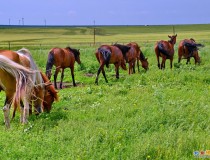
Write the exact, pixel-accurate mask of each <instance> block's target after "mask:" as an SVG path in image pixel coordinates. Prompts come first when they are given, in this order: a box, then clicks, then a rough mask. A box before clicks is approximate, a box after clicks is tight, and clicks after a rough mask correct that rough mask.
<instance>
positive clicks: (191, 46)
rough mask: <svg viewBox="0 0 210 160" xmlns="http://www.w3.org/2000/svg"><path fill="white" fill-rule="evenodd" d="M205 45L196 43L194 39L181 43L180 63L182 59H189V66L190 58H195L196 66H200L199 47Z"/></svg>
mask: <svg viewBox="0 0 210 160" xmlns="http://www.w3.org/2000/svg"><path fill="white" fill-rule="evenodd" d="M203 46H204V45H202V44H200V43H196V42H195V40H194V39H192V38H191V39H184V40H182V41H180V43H179V47H178V63H180V62H181V59H182V57H183V58H184V59H187V63H186V64H188V63H189V62H190V58H191V57H193V58H194V60H195V64H197V63H198V64H200V56H199V54H198V50H199V47H203Z"/></svg>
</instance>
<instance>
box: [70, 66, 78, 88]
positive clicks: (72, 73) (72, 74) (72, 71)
mask: <svg viewBox="0 0 210 160" xmlns="http://www.w3.org/2000/svg"><path fill="white" fill-rule="evenodd" d="M70 69H71V77H72V81H73V85H74V87H75V86H77V85H76V83H75V80H74V66H73V67H71V68H70Z"/></svg>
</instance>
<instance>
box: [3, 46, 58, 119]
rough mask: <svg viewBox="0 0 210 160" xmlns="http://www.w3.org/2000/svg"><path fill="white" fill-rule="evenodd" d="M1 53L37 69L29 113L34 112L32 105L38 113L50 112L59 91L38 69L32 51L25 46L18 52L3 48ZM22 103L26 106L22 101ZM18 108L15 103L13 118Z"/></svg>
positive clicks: (32, 78)
mask: <svg viewBox="0 0 210 160" xmlns="http://www.w3.org/2000/svg"><path fill="white" fill-rule="evenodd" d="M0 55H4V56H6V57H7V58H9V59H10V60H12V61H14V62H16V63H18V64H21V65H23V66H24V67H26V68H30V69H31V70H34V71H35V73H34V74H33V75H31V80H32V82H33V83H34V89H33V91H32V94H31V97H30V103H29V113H30V114H31V113H32V105H33V106H34V110H35V113H37V114H38V113H41V111H46V112H49V111H50V110H49V108H51V106H52V103H53V102H54V100H55V101H57V100H58V96H57V91H55V89H54V87H53V86H52V85H51V83H49V79H48V78H47V77H46V76H45V75H44V74H43V73H42V72H40V71H38V67H37V66H36V64H35V62H34V60H33V58H32V56H31V53H30V51H29V50H27V49H25V48H22V49H20V50H18V51H16V52H15V51H10V50H1V51H0ZM21 105H22V107H24V106H23V104H22V103H21ZM16 108H17V105H16V104H14V111H13V118H14V117H15V112H16Z"/></svg>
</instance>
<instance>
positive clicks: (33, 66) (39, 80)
mask: <svg viewBox="0 0 210 160" xmlns="http://www.w3.org/2000/svg"><path fill="white" fill-rule="evenodd" d="M17 53H18V54H22V55H24V56H26V57H27V58H28V59H29V60H30V65H31V69H32V70H35V71H37V72H36V74H33V76H32V77H33V79H32V80H33V82H34V83H35V84H42V83H43V80H42V77H41V75H40V73H39V72H38V67H37V65H36V63H35V61H34V59H33V58H32V56H31V53H30V51H29V50H28V49H26V48H22V49H20V50H18V51H17Z"/></svg>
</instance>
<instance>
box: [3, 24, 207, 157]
mask: <svg viewBox="0 0 210 160" xmlns="http://www.w3.org/2000/svg"><path fill="white" fill-rule="evenodd" d="M174 28H175V33H177V34H178V37H177V43H176V45H175V55H174V66H173V69H172V70H171V69H170V68H169V61H166V69H165V70H164V71H163V70H159V69H158V67H157V62H156V57H155V53H154V43H155V42H156V41H158V40H160V39H164V40H168V37H167V36H168V35H171V34H173V26H100V27H99V26H96V44H95V45H93V28H92V27H46V28H45V27H41V28H37V27H21V28H14V27H0V48H1V49H8V48H9V44H10V49H12V50H17V49H20V48H21V47H25V48H28V49H29V50H30V51H31V53H32V56H33V58H34V60H35V61H36V63H37V65H38V66H39V68H40V69H41V70H42V71H44V72H45V65H46V61H47V55H48V52H49V50H50V48H52V47H55V46H59V47H66V46H67V45H70V46H72V47H75V48H78V49H80V51H81V61H82V65H81V66H79V65H78V64H75V80H76V83H77V84H78V86H77V87H72V85H71V84H72V80H71V76H70V71H69V69H66V70H65V77H64V82H67V84H68V85H67V86H65V87H66V88H64V89H62V90H58V94H59V97H60V100H59V102H55V103H54V106H53V109H52V112H51V113H50V114H46V113H43V114H41V115H40V116H37V117H36V116H35V115H33V116H31V117H30V119H29V121H30V123H29V124H28V125H25V126H22V125H20V124H19V114H17V116H16V117H15V119H14V120H13V121H12V122H11V129H10V130H9V131H5V127H4V123H3V112H0V121H1V122H2V123H1V125H0V130H1V132H0V137H1V141H0V159H1V158H2V157H3V159H131V160H137V159H140V160H141V159H147V160H148V159H151V160H153V159H155V160H160V159H164V160H165V159H166V160H169V159H172V160H180V159H183V160H191V159H195V158H196V157H195V156H194V152H195V151H198V152H200V151H206V150H210V134H209V133H210V126H209V124H210V118H209V117H210V98H209V97H210V92H209V90H210V54H209V53H210V24H207V25H178V26H177V25H175V26H174ZM184 38H194V39H195V40H196V41H197V42H199V43H202V44H204V45H205V47H204V48H201V49H200V51H199V54H200V56H201V64H200V65H197V66H195V65H194V60H193V59H191V64H189V65H186V64H185V63H186V60H182V61H181V64H180V65H177V46H178V43H179V41H180V40H182V39H184ZM130 41H136V42H137V43H139V45H140V46H141V49H142V51H143V53H144V55H145V56H146V57H148V61H149V70H148V71H147V72H145V71H144V70H143V69H142V68H141V70H140V73H136V74H133V75H128V71H123V70H120V79H119V80H117V79H116V78H115V76H114V75H115V70H114V66H113V65H110V68H105V71H106V74H107V79H108V81H109V82H108V83H105V81H104V78H103V76H102V75H100V76H99V85H95V84H94V81H95V77H96V73H97V70H98V67H99V64H98V62H97V61H96V58H95V55H94V52H95V49H97V48H98V47H99V45H100V44H103V43H107V44H111V43H115V42H118V43H128V42H130ZM9 42H10V43H9ZM51 80H52V81H53V79H51ZM59 80H60V74H59V77H58V81H59ZM4 100H5V96H4V92H1V93H0V104H1V106H3V105H4ZM201 158H202V156H201Z"/></svg>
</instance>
